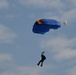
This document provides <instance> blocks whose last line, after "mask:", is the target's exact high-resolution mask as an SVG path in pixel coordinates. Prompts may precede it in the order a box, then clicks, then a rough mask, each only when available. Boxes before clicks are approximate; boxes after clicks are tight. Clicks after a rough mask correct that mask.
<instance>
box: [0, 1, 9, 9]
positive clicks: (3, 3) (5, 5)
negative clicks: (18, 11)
mask: <svg viewBox="0 0 76 75" xmlns="http://www.w3.org/2000/svg"><path fill="white" fill-rule="evenodd" d="M8 7H9V2H8V0H0V9H1V8H8Z"/></svg>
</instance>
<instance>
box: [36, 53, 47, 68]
mask: <svg viewBox="0 0 76 75" xmlns="http://www.w3.org/2000/svg"><path fill="white" fill-rule="evenodd" d="M44 53H45V52H42V53H41V60H40V61H39V62H38V64H37V65H38V66H39V64H40V63H41V67H42V66H43V62H44V60H45V59H46V57H45V55H44Z"/></svg>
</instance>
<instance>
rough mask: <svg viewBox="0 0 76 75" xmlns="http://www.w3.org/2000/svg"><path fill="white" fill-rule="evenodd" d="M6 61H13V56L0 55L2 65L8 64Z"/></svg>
mask: <svg viewBox="0 0 76 75" xmlns="http://www.w3.org/2000/svg"><path fill="white" fill-rule="evenodd" d="M6 61H12V56H11V55H10V54H6V53H3V54H0V63H3V62H6Z"/></svg>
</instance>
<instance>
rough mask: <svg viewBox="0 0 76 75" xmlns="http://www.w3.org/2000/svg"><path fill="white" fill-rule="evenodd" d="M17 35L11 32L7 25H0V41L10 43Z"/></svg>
mask: <svg viewBox="0 0 76 75" xmlns="http://www.w3.org/2000/svg"><path fill="white" fill-rule="evenodd" d="M16 37H17V34H15V33H13V32H12V31H11V30H10V28H9V27H6V26H5V25H0V43H11V42H13V41H14V39H15V38H16Z"/></svg>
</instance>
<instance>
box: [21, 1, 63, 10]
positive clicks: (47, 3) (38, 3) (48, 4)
mask: <svg viewBox="0 0 76 75" xmlns="http://www.w3.org/2000/svg"><path fill="white" fill-rule="evenodd" d="M20 4H22V5H25V6H26V5H29V6H35V7H38V8H39V7H40V8H43V7H49V8H58V9H59V8H63V3H62V2H61V1H60V0H57V1H56V0H47V1H46V0H31V1H30V0H20Z"/></svg>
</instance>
